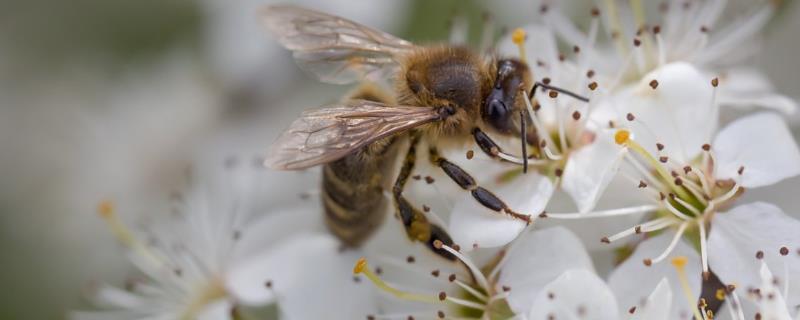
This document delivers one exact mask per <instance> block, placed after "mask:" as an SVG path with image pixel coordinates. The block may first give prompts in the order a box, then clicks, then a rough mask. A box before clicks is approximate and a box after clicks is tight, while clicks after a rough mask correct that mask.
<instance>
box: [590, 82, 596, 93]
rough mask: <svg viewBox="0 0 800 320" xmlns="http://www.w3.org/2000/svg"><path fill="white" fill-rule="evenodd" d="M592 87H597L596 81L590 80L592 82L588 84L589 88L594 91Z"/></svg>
mask: <svg viewBox="0 0 800 320" xmlns="http://www.w3.org/2000/svg"><path fill="white" fill-rule="evenodd" d="M594 89H597V82H594V81H592V83H590V84H589V90H592V91H594Z"/></svg>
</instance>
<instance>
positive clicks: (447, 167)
mask: <svg viewBox="0 0 800 320" xmlns="http://www.w3.org/2000/svg"><path fill="white" fill-rule="evenodd" d="M428 152H429V153H430V161H431V162H432V163H433V164H434V165H436V166H438V167H439V168H441V169H442V170H443V171H444V173H446V174H447V176H449V177H450V179H452V180H453V181H454V182H455V183H456V184H458V186H459V187H461V188H462V189H464V190H467V191H469V192H470V193H471V194H472V197H473V198H475V200H477V201H478V203H480V204H481V205H483V206H484V207H486V208H489V209H491V210H492V211H495V212H502V213H505V214H507V215H509V216H511V217H512V218H514V219H519V220H522V221H525V223H526V224H530V223H531V216H530V215H527V214H522V213H518V212H516V211H514V210H512V209H511V208H509V207H508V205H507V204H506V203H505V202H504V201H503V200H501V199H500V198H499V197H497V196H496V195H495V194H494V193H492V192H491V191H489V190H487V189H485V188H483V187H481V186H479V185H478V183H477V182H476V181H475V178H473V177H472V176H471V175H470V174H469V173H467V172H466V171H464V169H461V167H459V166H458V165H457V164H455V163H452V162H450V161H449V160H447V159H445V158H443V157H441V156H439V152H438V151H437V150H436V148H430V149H429V150H428Z"/></svg>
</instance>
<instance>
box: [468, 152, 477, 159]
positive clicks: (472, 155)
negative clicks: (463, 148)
mask: <svg viewBox="0 0 800 320" xmlns="http://www.w3.org/2000/svg"><path fill="white" fill-rule="evenodd" d="M474 156H475V151H472V150H467V160H472V157H474Z"/></svg>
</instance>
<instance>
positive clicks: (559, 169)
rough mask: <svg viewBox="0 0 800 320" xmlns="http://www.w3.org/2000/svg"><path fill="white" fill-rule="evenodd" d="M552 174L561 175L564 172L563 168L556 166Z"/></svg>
mask: <svg viewBox="0 0 800 320" xmlns="http://www.w3.org/2000/svg"><path fill="white" fill-rule="evenodd" d="M554 174H555V175H556V177H560V176H561V175H563V174H564V169H561V168H556V170H555V172H554Z"/></svg>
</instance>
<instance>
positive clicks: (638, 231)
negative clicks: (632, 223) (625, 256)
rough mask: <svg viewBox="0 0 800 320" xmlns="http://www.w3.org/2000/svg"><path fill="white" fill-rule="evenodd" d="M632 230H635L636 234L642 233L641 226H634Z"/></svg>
mask: <svg viewBox="0 0 800 320" xmlns="http://www.w3.org/2000/svg"><path fill="white" fill-rule="evenodd" d="M633 231H634V232H636V233H637V234H639V233H642V226H636V227H635V228H633Z"/></svg>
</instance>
